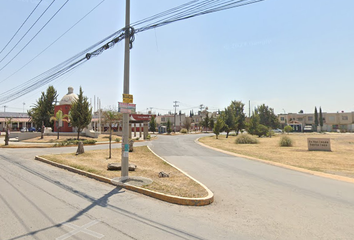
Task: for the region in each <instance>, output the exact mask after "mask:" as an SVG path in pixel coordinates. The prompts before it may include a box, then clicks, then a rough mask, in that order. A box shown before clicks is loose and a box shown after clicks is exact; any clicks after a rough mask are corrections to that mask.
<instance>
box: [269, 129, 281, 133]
mask: <svg viewBox="0 0 354 240" xmlns="http://www.w3.org/2000/svg"><path fill="white" fill-rule="evenodd" d="M272 132H274V133H282V132H283V130H281V129H279V128H277V129H272Z"/></svg>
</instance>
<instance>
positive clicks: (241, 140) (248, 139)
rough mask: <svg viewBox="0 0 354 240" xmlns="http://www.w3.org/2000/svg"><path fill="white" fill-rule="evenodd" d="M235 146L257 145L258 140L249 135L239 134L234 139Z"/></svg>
mask: <svg viewBox="0 0 354 240" xmlns="http://www.w3.org/2000/svg"><path fill="white" fill-rule="evenodd" d="M235 143H236V144H257V143H258V140H257V139H256V138H254V137H252V136H251V135H249V134H241V135H239V136H238V137H237V138H236V141H235Z"/></svg>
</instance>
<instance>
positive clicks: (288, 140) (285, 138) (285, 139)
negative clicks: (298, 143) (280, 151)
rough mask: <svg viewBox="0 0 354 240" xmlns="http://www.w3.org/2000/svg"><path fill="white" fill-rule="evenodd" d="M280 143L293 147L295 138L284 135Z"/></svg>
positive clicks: (282, 145) (283, 145)
mask: <svg viewBox="0 0 354 240" xmlns="http://www.w3.org/2000/svg"><path fill="white" fill-rule="evenodd" d="M279 145H280V146H281V147H292V146H293V140H291V138H289V137H288V136H282V137H281V139H280V142H279Z"/></svg>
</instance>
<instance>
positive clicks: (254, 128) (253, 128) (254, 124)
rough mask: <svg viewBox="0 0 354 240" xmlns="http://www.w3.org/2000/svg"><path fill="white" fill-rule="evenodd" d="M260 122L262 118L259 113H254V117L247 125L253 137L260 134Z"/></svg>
mask: <svg viewBox="0 0 354 240" xmlns="http://www.w3.org/2000/svg"><path fill="white" fill-rule="evenodd" d="M259 122H260V117H259V115H258V113H257V112H253V114H252V116H251V117H250V118H249V120H248V122H247V124H246V129H247V132H248V133H249V134H251V135H257V134H258V127H259V124H260V123H259Z"/></svg>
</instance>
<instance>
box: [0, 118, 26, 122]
mask: <svg viewBox="0 0 354 240" xmlns="http://www.w3.org/2000/svg"><path fill="white" fill-rule="evenodd" d="M8 120H9V119H8V118H0V122H6V121H8ZM11 121H12V122H29V121H30V118H12V119H11Z"/></svg>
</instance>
